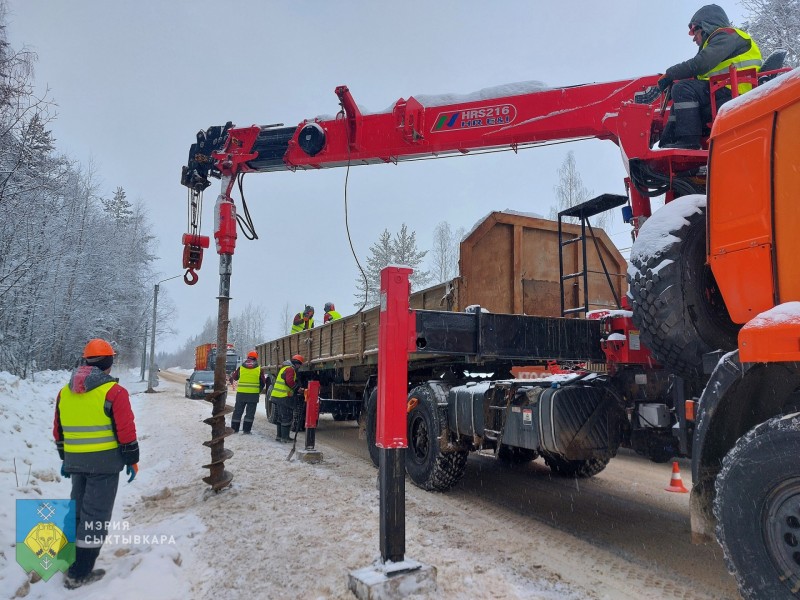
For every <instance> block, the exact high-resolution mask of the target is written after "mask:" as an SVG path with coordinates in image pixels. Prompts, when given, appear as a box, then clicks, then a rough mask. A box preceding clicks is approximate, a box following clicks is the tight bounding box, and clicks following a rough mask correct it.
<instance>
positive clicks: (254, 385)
mask: <svg viewBox="0 0 800 600" xmlns="http://www.w3.org/2000/svg"><path fill="white" fill-rule="evenodd" d="M233 381H238V382H239V385H238V386H237V387H236V404H235V405H234V407H233V415H232V416H231V428H232V429H233V430H234V431H236V432H238V431H239V425H240V424H241V425H242V433H250V430H251V429H252V428H253V420H254V419H255V417H256V408H257V407H258V396H259V394H260V393H261V390H263V389H264V386H265V385H266V381H267V379H266V377H265V376H264V374H263V373H262V372H261V366H260V365H259V364H258V352H256V351H255V350H251V351H250V352H248V353H247V358H246V359H245V361H244V362H243V363H242V365H241V366H239V367H236V370H235V371H234V372H233V373H232V374H231V382H233ZM242 413H244V423H242Z"/></svg>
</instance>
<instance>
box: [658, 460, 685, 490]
mask: <svg viewBox="0 0 800 600" xmlns="http://www.w3.org/2000/svg"><path fill="white" fill-rule="evenodd" d="M664 489H665V490H667V491H668V492H678V493H680V494H688V493H689V490H687V489H686V488H685V487H684V486H683V479H681V468H680V467H679V466H678V461H677V460H675V461H673V462H672V477H671V478H670V480H669V487H665V488H664Z"/></svg>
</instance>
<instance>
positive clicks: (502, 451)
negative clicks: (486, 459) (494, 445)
mask: <svg viewBox="0 0 800 600" xmlns="http://www.w3.org/2000/svg"><path fill="white" fill-rule="evenodd" d="M537 456H538V454H537V453H536V450H531V449H529V448H517V447H516V446H507V445H506V444H501V445H500V448H499V449H498V450H497V460H499V461H502V462H504V463H506V464H509V465H521V464H524V463H529V462H531V461H532V460H535V459H536V457H537Z"/></svg>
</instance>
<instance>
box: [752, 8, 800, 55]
mask: <svg viewBox="0 0 800 600" xmlns="http://www.w3.org/2000/svg"><path fill="white" fill-rule="evenodd" d="M741 4H742V6H743V7H744V8H745V10H746V11H747V12H748V18H747V20H746V21H745V22H744V23H743V24H742V29H744V30H745V31H746V32H747V33H749V34H750V35H751V36H753V39H754V40H755V41H756V43H757V44H758V47H759V48H760V49H761V54H762V55H763V56H764V58H767V56H769V55H770V54H771V53H772V52H774V51H775V50H779V49H782V50H786V52H787V54H786V60H785V66H787V67H797V66H800V0H742V3H741Z"/></svg>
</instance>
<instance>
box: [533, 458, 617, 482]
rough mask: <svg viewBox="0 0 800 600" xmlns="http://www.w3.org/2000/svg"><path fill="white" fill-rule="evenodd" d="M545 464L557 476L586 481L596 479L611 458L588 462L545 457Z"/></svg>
mask: <svg viewBox="0 0 800 600" xmlns="http://www.w3.org/2000/svg"><path fill="white" fill-rule="evenodd" d="M543 458H544V462H545V463H546V464H547V466H548V467H550V470H551V471H552V472H553V473H555V474H556V475H561V476H563V477H577V478H580V479H586V478H588V477H594V476H595V475H597V474H598V473H599V472H600V471H602V470H603V469H605V468H606V466H607V465H608V461H609V460H611V459H609V458H590V459H588V460H567V459H566V458H561V457H560V456H554V455H544V456H543Z"/></svg>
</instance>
